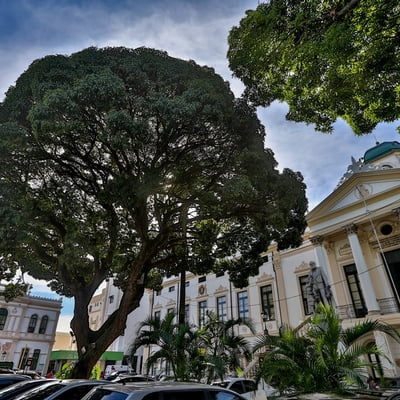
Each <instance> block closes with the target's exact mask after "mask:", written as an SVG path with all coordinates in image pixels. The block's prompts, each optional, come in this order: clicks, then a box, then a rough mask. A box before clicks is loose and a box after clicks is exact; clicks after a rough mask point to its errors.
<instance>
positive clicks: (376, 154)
mask: <svg viewBox="0 0 400 400" xmlns="http://www.w3.org/2000/svg"><path fill="white" fill-rule="evenodd" d="M394 150H400V143H399V142H397V141H394V142H383V143H378V144H377V145H376V146H374V147H372V148H370V149H368V150H367V151H366V152H365V154H364V163H365V164H368V163H370V162H372V161H374V160H376V159H378V158H380V157H383V156H384V155H386V154H388V153H391V152H392V151H394Z"/></svg>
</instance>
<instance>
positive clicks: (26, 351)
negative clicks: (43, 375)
mask: <svg viewBox="0 0 400 400" xmlns="http://www.w3.org/2000/svg"><path fill="white" fill-rule="evenodd" d="M28 354H29V347H24V348H23V349H22V352H21V357H20V358H19V363H18V369H24V368H25V366H26V361H27V360H28Z"/></svg>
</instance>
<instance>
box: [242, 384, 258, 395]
mask: <svg viewBox="0 0 400 400" xmlns="http://www.w3.org/2000/svg"><path fill="white" fill-rule="evenodd" d="M243 385H244V393H247V392H253V391H254V390H257V386H256V383H255V382H254V381H243Z"/></svg>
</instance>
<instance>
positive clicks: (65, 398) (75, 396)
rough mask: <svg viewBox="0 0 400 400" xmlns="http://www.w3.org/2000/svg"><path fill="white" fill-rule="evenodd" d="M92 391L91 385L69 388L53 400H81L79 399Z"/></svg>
mask: <svg viewBox="0 0 400 400" xmlns="http://www.w3.org/2000/svg"><path fill="white" fill-rule="evenodd" d="M92 389H93V385H81V386H75V387H71V388H68V389H67V390H66V391H65V392H63V393H61V394H60V395H59V396H56V397H54V400H81V398H82V397H83V396H84V395H85V394H86V393H88V392H89V391H90V390H92Z"/></svg>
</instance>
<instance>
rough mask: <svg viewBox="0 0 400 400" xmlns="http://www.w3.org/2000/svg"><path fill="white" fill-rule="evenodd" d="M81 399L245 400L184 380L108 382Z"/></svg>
mask: <svg viewBox="0 0 400 400" xmlns="http://www.w3.org/2000/svg"><path fill="white" fill-rule="evenodd" d="M82 400H246V399H245V398H244V397H242V396H241V395H239V394H238V393H235V392H232V391H231V390H227V389H223V388H220V387H217V386H211V385H205V384H202V383H185V382H141V383H128V384H125V385H122V384H109V385H104V386H97V387H96V388H93V389H92V390H91V391H90V392H89V393H88V394H87V395H86V396H85V397H83V398H82Z"/></svg>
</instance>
